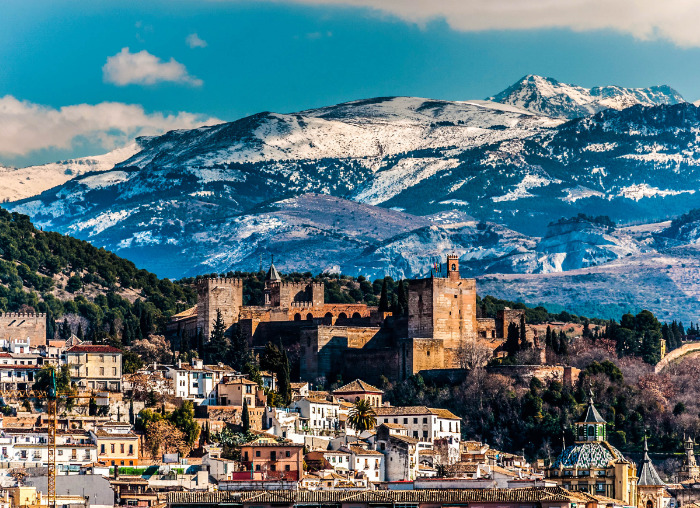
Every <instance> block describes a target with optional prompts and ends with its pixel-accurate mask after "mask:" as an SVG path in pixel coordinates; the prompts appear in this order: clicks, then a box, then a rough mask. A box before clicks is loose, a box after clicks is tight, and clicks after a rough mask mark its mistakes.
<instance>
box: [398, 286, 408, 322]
mask: <svg viewBox="0 0 700 508" xmlns="http://www.w3.org/2000/svg"><path fill="white" fill-rule="evenodd" d="M398 302H399V309H400V310H401V314H402V315H404V316H405V315H406V314H408V291H407V288H406V284H404V282H403V279H401V280H400V281H399V300H398Z"/></svg>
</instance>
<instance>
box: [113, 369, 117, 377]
mask: <svg viewBox="0 0 700 508" xmlns="http://www.w3.org/2000/svg"><path fill="white" fill-rule="evenodd" d="M112 375H113V376H116V375H117V368H116V367H112Z"/></svg>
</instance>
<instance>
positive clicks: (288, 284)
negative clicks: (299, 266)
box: [271, 280, 324, 288]
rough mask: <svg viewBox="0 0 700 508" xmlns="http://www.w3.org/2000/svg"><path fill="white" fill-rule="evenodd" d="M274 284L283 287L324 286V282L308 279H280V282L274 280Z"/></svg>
mask: <svg viewBox="0 0 700 508" xmlns="http://www.w3.org/2000/svg"><path fill="white" fill-rule="evenodd" d="M271 284H273V285H276V286H279V287H281V288H295V287H304V288H305V287H316V288H319V287H323V286H324V284H323V282H308V281H305V280H303V281H300V282H291V281H280V282H273V283H271Z"/></svg>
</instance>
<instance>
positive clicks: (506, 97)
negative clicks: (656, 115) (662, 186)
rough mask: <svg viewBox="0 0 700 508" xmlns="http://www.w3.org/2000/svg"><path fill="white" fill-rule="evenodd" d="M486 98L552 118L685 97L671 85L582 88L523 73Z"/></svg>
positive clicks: (649, 104) (658, 102)
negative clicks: (505, 86) (517, 79)
mask: <svg viewBox="0 0 700 508" xmlns="http://www.w3.org/2000/svg"><path fill="white" fill-rule="evenodd" d="M487 100H490V101H494V102H501V103H504V104H509V105H512V106H516V107H518V108H522V109H525V110H528V111H532V112H534V113H538V114H542V115H547V116H551V117H553V118H566V119H572V118H580V117H584V116H588V115H592V114H595V113H598V112H599V111H602V110H604V109H610V108H612V109H618V110H620V109H624V108H628V107H631V106H634V105H636V104H641V105H643V106H656V105H659V104H679V103H681V102H685V99H683V97H681V95H680V94H679V93H678V92H676V91H675V90H674V89H673V88H671V87H669V86H666V85H662V86H652V87H649V88H623V87H619V86H603V87H595V88H590V89H589V88H584V87H581V86H576V85H568V84H566V83H561V82H559V81H557V80H556V79H552V78H545V77H542V76H536V75H532V74H530V75H527V76H525V77H523V78H522V79H520V80H519V81H518V82H516V83H515V84H513V85H511V86H510V87H508V88H507V89H505V90H503V91H502V92H500V93H498V94H496V95H494V96H493V97H489V98H488V99H487Z"/></svg>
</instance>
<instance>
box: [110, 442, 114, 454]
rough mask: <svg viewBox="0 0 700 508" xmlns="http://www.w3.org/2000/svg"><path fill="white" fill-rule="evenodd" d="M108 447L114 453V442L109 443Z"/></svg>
mask: <svg viewBox="0 0 700 508" xmlns="http://www.w3.org/2000/svg"><path fill="white" fill-rule="evenodd" d="M110 448H111V451H112V453H114V443H112V444H111V445H110Z"/></svg>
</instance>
